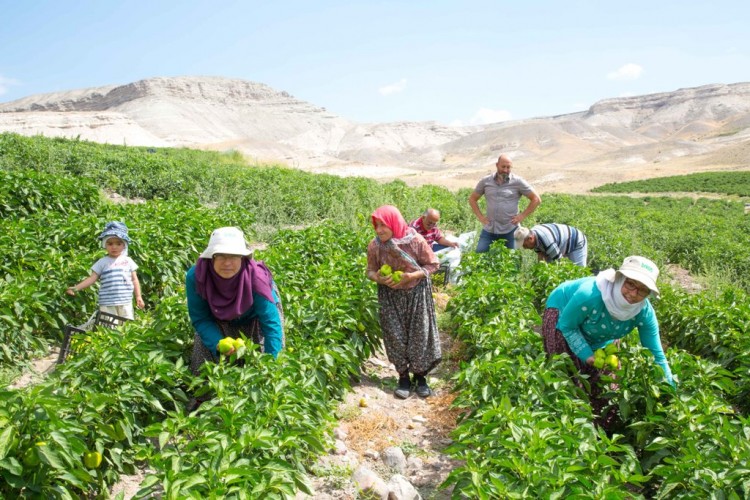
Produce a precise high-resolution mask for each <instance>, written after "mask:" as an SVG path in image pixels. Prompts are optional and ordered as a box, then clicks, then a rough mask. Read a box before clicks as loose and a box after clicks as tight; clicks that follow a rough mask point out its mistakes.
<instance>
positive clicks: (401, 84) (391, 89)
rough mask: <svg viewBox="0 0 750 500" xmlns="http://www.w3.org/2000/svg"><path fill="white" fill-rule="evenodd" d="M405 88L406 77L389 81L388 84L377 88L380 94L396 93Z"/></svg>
mask: <svg viewBox="0 0 750 500" xmlns="http://www.w3.org/2000/svg"><path fill="white" fill-rule="evenodd" d="M405 88H406V78H402V79H401V80H399V81H397V82H396V83H391V84H390V85H386V86H384V87H380V88H379V89H378V92H380V95H391V94H398V93H399V92H403V91H404V89H405Z"/></svg>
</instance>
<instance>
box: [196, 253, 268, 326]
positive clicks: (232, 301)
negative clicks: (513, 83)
mask: <svg viewBox="0 0 750 500" xmlns="http://www.w3.org/2000/svg"><path fill="white" fill-rule="evenodd" d="M272 282H273V276H271V271H270V270H269V269H268V268H267V267H266V265H265V264H264V263H263V262H262V261H256V260H253V259H249V258H248V259H245V258H243V259H242V266H241V267H240V270H239V272H238V273H237V274H235V275H234V276H232V277H231V278H229V279H226V278H222V277H221V276H219V275H218V274H217V273H216V271H215V270H214V266H213V261H212V260H211V259H198V262H197V263H196V264H195V286H196V291H197V292H198V295H200V296H201V297H202V298H203V299H205V300H206V301H207V302H208V305H209V306H210V307H211V313H213V315H214V317H215V318H216V319H218V320H221V321H230V320H233V319H236V318H239V317H240V316H242V315H243V314H244V313H245V312H247V310H248V309H250V307H252V305H253V292H256V293H259V294H261V295H262V296H263V297H265V298H267V299H268V300H269V301H271V302H273V301H274V300H273V292H272V291H271V287H272V285H271V283H272Z"/></svg>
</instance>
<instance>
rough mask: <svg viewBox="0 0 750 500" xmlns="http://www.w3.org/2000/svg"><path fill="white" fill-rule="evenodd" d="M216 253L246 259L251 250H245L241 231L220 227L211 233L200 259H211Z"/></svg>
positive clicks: (234, 228)
mask: <svg viewBox="0 0 750 500" xmlns="http://www.w3.org/2000/svg"><path fill="white" fill-rule="evenodd" d="M217 253H223V254H227V255H242V256H243V257H246V256H248V255H250V254H251V253H252V250H250V249H249V248H247V242H246V241H245V235H244V234H243V233H242V231H240V230H239V229H237V228H236V227H220V228H219V229H215V230H214V232H213V233H211V238H210V239H209V240H208V247H206V249H205V250H204V251H203V253H202V254H201V259H212V258H213V257H214V255H215V254H217Z"/></svg>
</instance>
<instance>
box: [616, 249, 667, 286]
mask: <svg viewBox="0 0 750 500" xmlns="http://www.w3.org/2000/svg"><path fill="white" fill-rule="evenodd" d="M617 272H618V273H620V274H622V275H623V276H625V277H626V278H630V279H632V280H635V281H638V282H640V283H643V284H644V285H646V286H647V287H648V289H649V290H651V292H653V294H654V295H656V296H658V295H659V289H658V288H656V279H657V278H658V277H659V268H658V267H656V264H654V263H653V262H652V261H650V260H648V259H647V258H646V257H641V256H640V255H631V256H630V257H625V260H623V261H622V265H621V266H620V269H618V270H617Z"/></svg>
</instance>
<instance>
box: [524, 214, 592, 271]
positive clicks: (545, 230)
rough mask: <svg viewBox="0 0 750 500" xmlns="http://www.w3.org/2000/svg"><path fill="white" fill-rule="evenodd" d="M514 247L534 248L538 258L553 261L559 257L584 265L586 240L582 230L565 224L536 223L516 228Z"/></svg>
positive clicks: (586, 247) (586, 248) (586, 254)
mask: <svg viewBox="0 0 750 500" xmlns="http://www.w3.org/2000/svg"><path fill="white" fill-rule="evenodd" d="M515 239H516V248H521V247H523V248H526V249H529V250H534V251H535V252H536V254H537V257H539V260H543V261H545V262H554V261H556V260H558V259H560V258H561V257H567V258H569V259H570V260H571V261H572V262H573V264H575V265H577V266H581V267H586V260H587V259H588V253H589V250H588V242H587V241H586V235H585V234H583V232H582V231H580V230H578V229H576V228H574V227H573V226H568V225H566V224H538V225H536V226H534V227H532V228H531V229H528V228H525V227H519V228H518V229H516V235H515Z"/></svg>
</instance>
